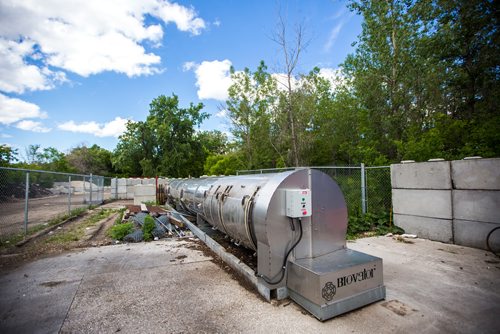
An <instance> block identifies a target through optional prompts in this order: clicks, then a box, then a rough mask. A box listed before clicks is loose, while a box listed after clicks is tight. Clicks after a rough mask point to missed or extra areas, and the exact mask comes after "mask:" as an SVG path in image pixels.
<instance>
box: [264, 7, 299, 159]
mask: <svg viewBox="0 0 500 334" xmlns="http://www.w3.org/2000/svg"><path fill="white" fill-rule="evenodd" d="M271 40H272V41H274V42H275V43H276V44H277V45H278V46H279V48H280V50H281V53H282V55H283V58H284V64H283V70H284V73H285V76H286V78H285V82H284V83H283V82H281V81H279V83H280V84H281V85H283V86H284V88H285V91H286V94H285V100H286V101H285V112H286V114H287V119H288V122H289V125H290V132H291V133H290V134H291V143H292V159H293V164H294V165H295V166H296V167H297V166H299V163H300V152H299V140H298V136H297V125H296V117H295V114H294V106H293V80H294V74H295V72H296V70H297V65H298V63H299V59H300V55H301V53H302V52H303V51H304V49H305V48H306V47H307V44H308V42H307V41H305V39H304V26H303V24H302V23H300V24H296V25H295V29H294V32H293V36H292V37H291V38H290V37H289V35H288V27H287V22H286V20H285V19H284V18H283V15H282V14H281V11H280V12H279V14H278V23H277V26H276V31H275V32H274V34H273V35H272V36H271Z"/></svg>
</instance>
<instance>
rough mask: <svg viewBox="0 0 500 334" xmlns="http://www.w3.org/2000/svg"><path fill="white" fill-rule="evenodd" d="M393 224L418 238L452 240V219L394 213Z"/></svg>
mask: <svg viewBox="0 0 500 334" xmlns="http://www.w3.org/2000/svg"><path fill="white" fill-rule="evenodd" d="M394 224H395V225H396V226H399V227H401V228H402V229H403V230H405V232H406V233H409V234H416V235H417V236H418V237H419V238H424V239H429V240H434V241H441V242H446V243H451V242H453V231H452V220H451V219H437V218H429V217H418V216H410V215H400V214H394Z"/></svg>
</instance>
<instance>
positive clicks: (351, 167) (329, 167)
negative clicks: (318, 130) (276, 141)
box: [236, 166, 390, 174]
mask: <svg viewBox="0 0 500 334" xmlns="http://www.w3.org/2000/svg"><path fill="white" fill-rule="evenodd" d="M389 167H390V166H372V167H365V169H375V168H389ZM304 168H312V169H361V166H303V167H282V168H260V169H244V170H238V171H236V174H239V173H248V172H254V173H259V172H269V171H282V170H292V169H304Z"/></svg>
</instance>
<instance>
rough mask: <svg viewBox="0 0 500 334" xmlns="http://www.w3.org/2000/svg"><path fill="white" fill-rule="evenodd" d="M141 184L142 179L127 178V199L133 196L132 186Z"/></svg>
mask: <svg viewBox="0 0 500 334" xmlns="http://www.w3.org/2000/svg"><path fill="white" fill-rule="evenodd" d="M138 184H142V180H141V179H139V178H129V179H127V199H133V198H134V186H136V185H138Z"/></svg>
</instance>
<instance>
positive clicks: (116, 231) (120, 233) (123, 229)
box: [108, 222, 134, 240]
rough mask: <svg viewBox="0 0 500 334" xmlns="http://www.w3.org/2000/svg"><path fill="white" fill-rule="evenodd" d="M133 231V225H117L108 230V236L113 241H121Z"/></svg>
mask: <svg viewBox="0 0 500 334" xmlns="http://www.w3.org/2000/svg"><path fill="white" fill-rule="evenodd" d="M133 231H134V223H131V222H129V223H119V224H115V225H113V226H112V227H111V228H110V229H109V230H108V235H109V236H110V237H111V238H113V239H115V240H123V238H124V237H125V236H126V235H127V234H129V233H132V232H133Z"/></svg>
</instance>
